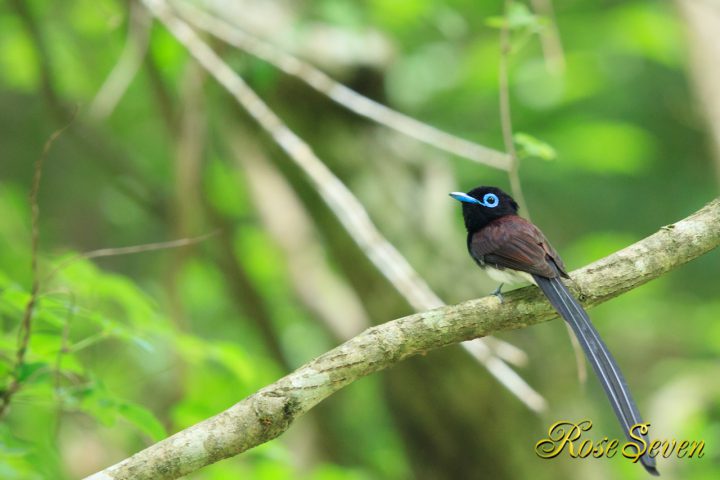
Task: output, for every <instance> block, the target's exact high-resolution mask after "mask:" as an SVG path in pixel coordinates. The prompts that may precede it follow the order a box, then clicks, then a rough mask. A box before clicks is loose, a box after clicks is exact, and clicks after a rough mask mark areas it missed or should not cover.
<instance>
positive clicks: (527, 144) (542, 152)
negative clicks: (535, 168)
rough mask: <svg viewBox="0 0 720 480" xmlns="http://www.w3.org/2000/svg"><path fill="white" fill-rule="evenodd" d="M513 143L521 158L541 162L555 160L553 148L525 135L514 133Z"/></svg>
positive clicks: (555, 155)
mask: <svg viewBox="0 0 720 480" xmlns="http://www.w3.org/2000/svg"><path fill="white" fill-rule="evenodd" d="M513 141H514V142H515V145H516V146H517V149H518V155H519V156H520V157H521V158H529V157H535V158H539V159H541V160H555V159H556V158H557V153H556V152H555V149H554V148H552V147H551V146H550V145H549V144H547V143H545V142H543V141H541V140H538V139H537V138H535V137H533V136H532V135H528V134H527V133H522V132H518V133H516V134H515V135H513Z"/></svg>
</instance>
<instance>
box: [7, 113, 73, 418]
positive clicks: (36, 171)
mask: <svg viewBox="0 0 720 480" xmlns="http://www.w3.org/2000/svg"><path fill="white" fill-rule="evenodd" d="M76 113H77V109H75V110H74V111H73V113H72V116H71V118H70V121H69V122H68V123H67V124H66V125H65V126H63V127H62V128H60V129H58V130H55V131H54V132H53V133H52V134H51V135H50V137H49V138H48V139H47V141H46V142H45V145H44V146H43V150H42V153H41V154H40V156H39V157H38V158H37V160H35V164H34V167H33V179H32V186H31V187H30V196H29V202H30V223H31V226H30V229H31V241H30V269H31V272H32V286H31V288H30V299H29V300H28V303H27V305H26V306H25V311H24V313H23V318H22V321H21V322H20V329H19V331H18V349H17V351H16V354H15V365H14V366H13V370H12V372H13V373H12V381H11V382H10V384H9V385H8V386H7V387H6V389H5V391H3V392H2V395H1V396H0V419H2V418H3V417H4V416H5V414H6V413H7V410H8V408H9V407H10V402H11V401H12V397H13V396H14V395H15V394H16V393H17V392H18V391H19V390H20V388H22V382H21V380H20V377H21V376H22V370H23V367H24V366H25V356H26V355H27V350H28V347H29V345H30V337H31V336H32V320H33V314H34V313H35V305H36V304H37V299H38V293H39V292H40V275H39V271H38V243H39V240H40V205H39V203H38V193H39V192H40V181H41V180H42V171H43V164H44V163H45V159H46V158H47V156H48V153H49V152H50V149H51V148H52V146H53V144H54V143H55V141H56V140H57V139H58V138H59V137H60V135H62V133H63V132H64V131H65V130H66V129H67V128H68V127H70V125H71V124H72V122H73V120H74V119H75V114H76Z"/></svg>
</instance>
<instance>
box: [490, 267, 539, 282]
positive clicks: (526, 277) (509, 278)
mask: <svg viewBox="0 0 720 480" xmlns="http://www.w3.org/2000/svg"><path fill="white" fill-rule="evenodd" d="M484 270H485V272H487V274H488V276H489V277H490V278H492V279H493V280H495V281H497V282H500V283H505V284H507V285H514V284H517V283H532V284H533V285H535V280H534V279H533V278H532V275H530V274H529V273H526V272H518V271H517V270H508V269H505V270H498V269H497V268H493V267H490V266H485V269H484Z"/></svg>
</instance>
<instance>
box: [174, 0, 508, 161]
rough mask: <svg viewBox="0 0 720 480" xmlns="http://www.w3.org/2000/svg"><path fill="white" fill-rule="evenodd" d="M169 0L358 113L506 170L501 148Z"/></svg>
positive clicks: (187, 16) (190, 18)
mask: <svg viewBox="0 0 720 480" xmlns="http://www.w3.org/2000/svg"><path fill="white" fill-rule="evenodd" d="M172 4H173V6H176V7H178V8H179V11H180V16H181V18H182V19H183V20H184V21H187V22H189V23H190V24H192V25H193V26H194V27H195V28H197V29H200V30H203V31H205V32H207V33H210V34H211V35H213V36H215V37H217V38H219V39H221V40H223V41H224V42H227V43H228V44H230V45H233V46H235V47H237V48H239V49H241V50H244V51H246V52H247V53H249V54H251V55H253V56H255V57H257V58H260V59H262V60H264V61H266V62H268V63H270V64H271V65H274V66H275V67H277V68H279V69H280V70H282V71H283V72H285V73H287V74H288V75H292V76H294V77H296V78H298V79H300V80H302V81H303V82H305V83H306V84H308V85H309V86H310V87H312V88H314V89H315V90H317V91H318V92H320V93H322V94H323V95H326V96H327V97H328V98H330V99H331V100H332V101H334V102H336V103H337V104H339V105H342V106H343V107H345V108H347V109H348V110H350V111H352V112H355V113H356V114H358V115H362V116H363V117H366V118H368V119H370V120H373V121H374V122H377V123H379V124H380V125H384V126H386V127H388V128H391V129H393V130H395V131H398V132H401V133H403V134H405V135H407V136H409V137H412V138H414V139H416V140H418V141H421V142H424V143H426V144H428V145H431V146H433V147H435V148H438V149H440V150H444V151H446V152H450V153H452V154H454V155H457V156H459V157H462V158H467V159H469V160H472V161H475V162H478V163H481V164H484V165H487V166H490V167H493V168H497V169H500V170H505V171H507V170H509V168H510V158H509V157H508V156H507V155H506V154H504V153H502V152H498V151H497V150H493V149H491V148H488V147H484V146H482V145H479V144H477V143H474V142H471V141H469V140H465V139H463V138H460V137H457V136H455V135H452V134H450V133H447V132H444V131H442V130H440V129H438V128H435V127H433V126H431V125H428V124H426V123H423V122H420V121H418V120H415V119H414V118H412V117H409V116H407V115H404V114H402V113H400V112H398V111H396V110H393V109H391V108H389V107H386V106H385V105H383V104H381V103H378V102H376V101H374V100H372V99H370V98H367V97H365V96H363V95H361V94H359V93H357V92H356V91H354V90H352V89H350V88H348V87H346V86H345V85H343V84H342V83H340V82H338V81H336V80H334V79H333V78H331V77H330V76H329V75H327V74H326V73H324V72H323V71H321V70H319V69H318V68H315V67H314V66H313V65H311V64H309V63H307V62H304V61H302V60H300V59H298V58H297V57H294V56H292V55H290V54H288V53H286V52H284V51H282V50H281V49H279V48H277V47H275V46H273V45H271V44H270V43H267V42H263V41H262V40H260V39H258V38H256V37H254V36H253V35H250V34H249V33H247V32H245V31H243V30H242V29H241V28H240V27H239V26H237V25H233V24H231V23H229V22H228V21H227V20H224V19H221V18H218V17H216V16H214V15H210V14H209V13H207V12H205V11H203V10H201V9H199V8H197V7H195V6H194V5H192V4H190V3H188V2H186V1H180V2H172Z"/></svg>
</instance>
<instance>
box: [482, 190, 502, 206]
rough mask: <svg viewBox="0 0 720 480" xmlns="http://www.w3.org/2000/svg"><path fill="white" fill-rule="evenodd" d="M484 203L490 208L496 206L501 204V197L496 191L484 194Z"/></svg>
mask: <svg viewBox="0 0 720 480" xmlns="http://www.w3.org/2000/svg"><path fill="white" fill-rule="evenodd" d="M482 204H483V205H485V206H486V207H488V208H495V207H497V206H498V205H499V204H500V199H499V198H498V196H497V195H495V194H494V193H486V194H485V195H484V196H483V199H482Z"/></svg>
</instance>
